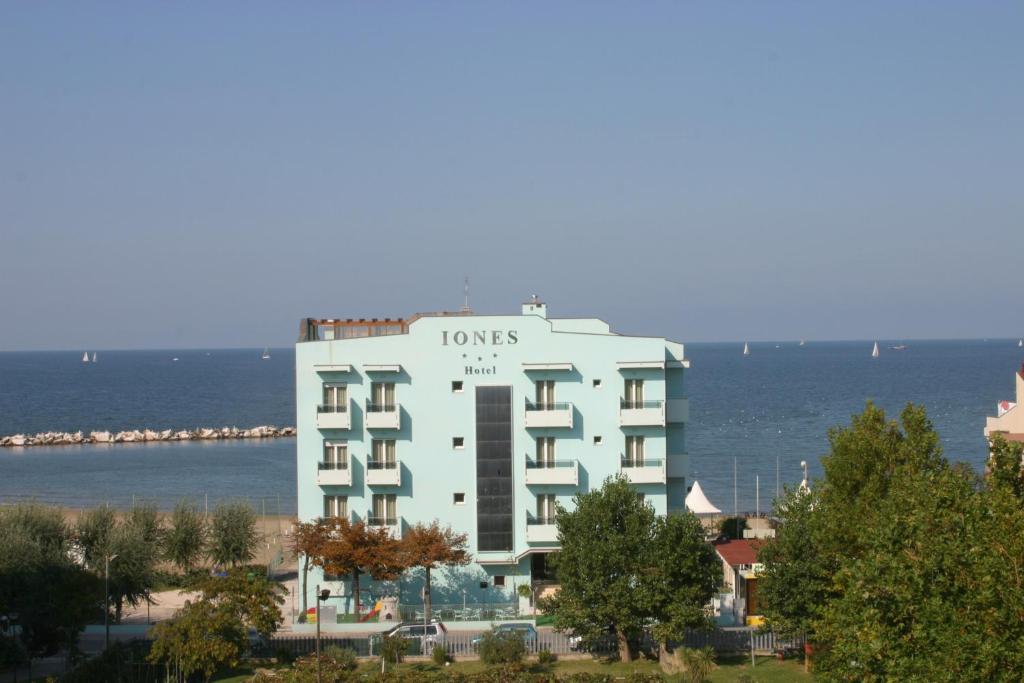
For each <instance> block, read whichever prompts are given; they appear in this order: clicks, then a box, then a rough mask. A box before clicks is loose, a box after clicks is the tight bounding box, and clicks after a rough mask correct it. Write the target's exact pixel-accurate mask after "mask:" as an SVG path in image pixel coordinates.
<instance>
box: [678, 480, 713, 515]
mask: <svg viewBox="0 0 1024 683" xmlns="http://www.w3.org/2000/svg"><path fill="white" fill-rule="evenodd" d="M686 509H687V510H689V511H690V512H692V513H694V514H696V515H717V514H719V513H720V512H721V510H719V509H718V508H716V507H715V506H714V505H712V504H711V501H710V500H708V497H707V496H705V495H704V492H703V491H702V490H701V488H700V483H698V482H696V481H695V482H693V486H691V487H690V492H689V493H687V494H686Z"/></svg>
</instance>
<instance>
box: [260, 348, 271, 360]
mask: <svg viewBox="0 0 1024 683" xmlns="http://www.w3.org/2000/svg"><path fill="white" fill-rule="evenodd" d="M260 358H262V359H263V360H267V359H269V358H270V347H269V346H268V347H267V348H265V349H263V355H262V356H260Z"/></svg>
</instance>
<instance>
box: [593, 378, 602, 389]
mask: <svg viewBox="0 0 1024 683" xmlns="http://www.w3.org/2000/svg"><path fill="white" fill-rule="evenodd" d="M594 388H595V389H600V388H601V380H599V379H595V380H594Z"/></svg>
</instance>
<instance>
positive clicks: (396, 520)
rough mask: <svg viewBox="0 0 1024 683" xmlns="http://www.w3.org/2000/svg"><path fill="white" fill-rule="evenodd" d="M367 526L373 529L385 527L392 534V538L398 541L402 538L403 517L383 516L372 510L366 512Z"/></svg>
mask: <svg viewBox="0 0 1024 683" xmlns="http://www.w3.org/2000/svg"><path fill="white" fill-rule="evenodd" d="M366 526H368V527H370V528H371V529H375V528H382V527H383V528H385V529H387V530H388V533H390V534H391V538H393V539H395V540H396V541H397V540H399V539H401V538H402V518H401V517H397V516H395V517H386V516H385V517H381V516H378V515H375V514H373V513H372V512H367V513H366Z"/></svg>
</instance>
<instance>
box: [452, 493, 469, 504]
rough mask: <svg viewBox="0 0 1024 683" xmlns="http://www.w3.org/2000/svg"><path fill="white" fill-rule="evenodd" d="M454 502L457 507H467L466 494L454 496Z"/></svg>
mask: <svg viewBox="0 0 1024 683" xmlns="http://www.w3.org/2000/svg"><path fill="white" fill-rule="evenodd" d="M452 502H453V503H455V504H456V505H465V504H466V494H465V493H456V494H454V495H453V496H452Z"/></svg>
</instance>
